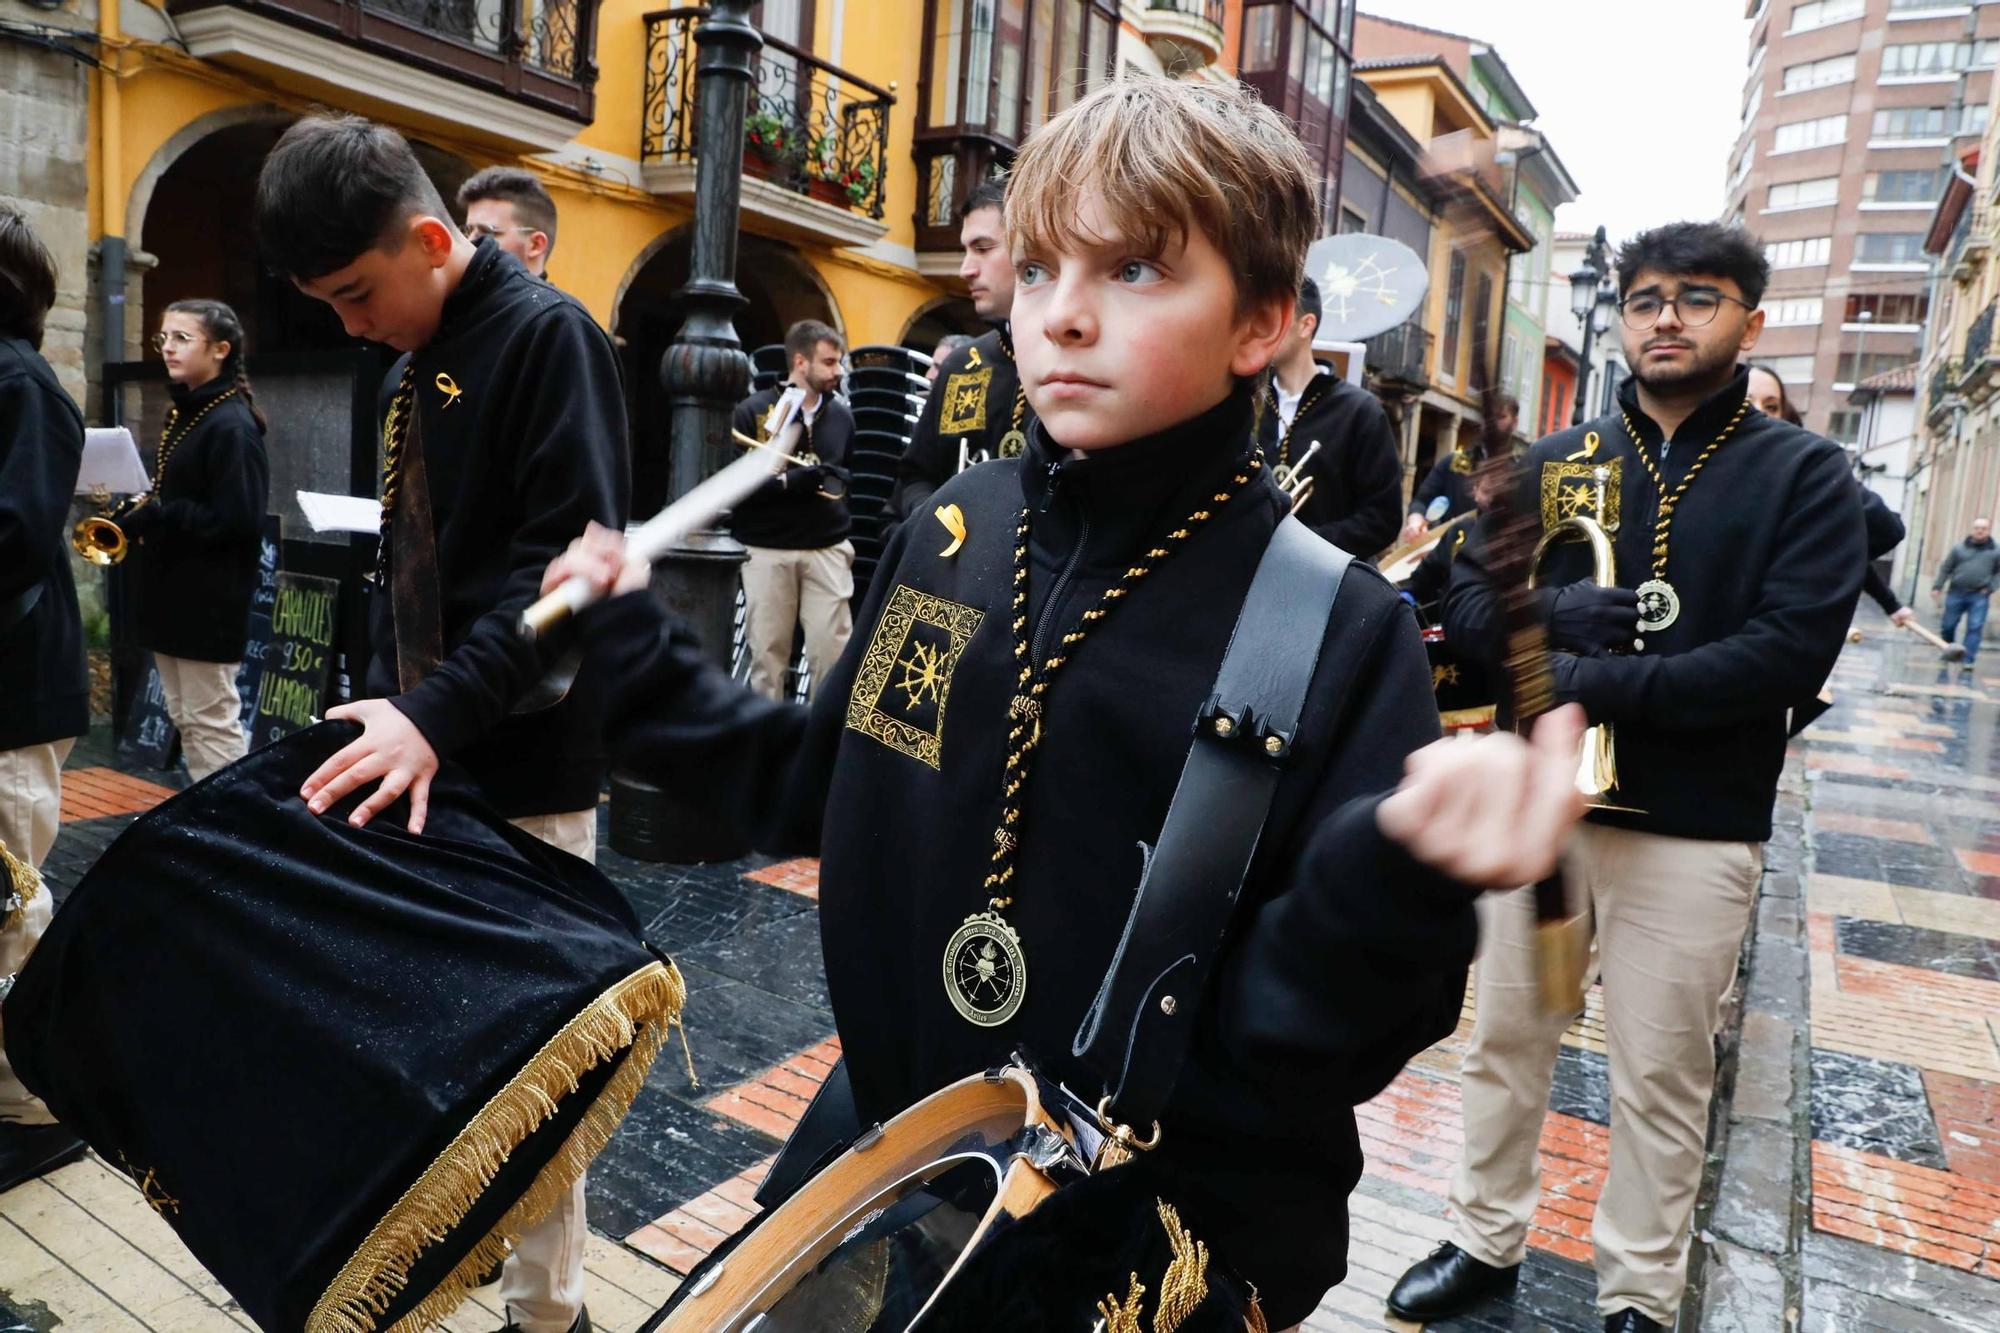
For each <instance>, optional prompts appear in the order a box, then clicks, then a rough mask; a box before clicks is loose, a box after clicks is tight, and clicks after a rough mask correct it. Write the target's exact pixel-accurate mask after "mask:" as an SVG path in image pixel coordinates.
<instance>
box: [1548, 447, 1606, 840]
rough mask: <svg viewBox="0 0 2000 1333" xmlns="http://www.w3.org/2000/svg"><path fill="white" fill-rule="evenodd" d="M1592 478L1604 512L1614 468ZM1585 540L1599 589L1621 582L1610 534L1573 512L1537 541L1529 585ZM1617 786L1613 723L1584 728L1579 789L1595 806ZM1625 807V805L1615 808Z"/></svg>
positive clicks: (1597, 472) (1596, 472) (1599, 507)
mask: <svg viewBox="0 0 2000 1333" xmlns="http://www.w3.org/2000/svg"><path fill="white" fill-rule="evenodd" d="M1591 477H1592V479H1593V480H1594V481H1595V483H1596V490H1597V496H1596V499H1597V512H1598V514H1599V515H1600V516H1601V515H1602V514H1603V513H1604V488H1605V485H1606V484H1607V483H1608V482H1609V480H1610V477H1611V469H1610V468H1608V467H1601V466H1600V467H1597V468H1594V469H1592V471H1591ZM1575 540H1582V541H1585V542H1588V543H1590V556H1591V581H1592V582H1593V583H1595V584H1596V585H1597V586H1598V587H1600V588H1610V587H1615V586H1617V583H1618V559H1617V556H1616V555H1615V554H1614V553H1613V551H1612V549H1611V537H1610V534H1608V533H1606V532H1605V530H1604V525H1603V523H1601V522H1599V521H1598V519H1595V518H1591V517H1589V516H1587V515H1584V514H1573V515H1571V516H1570V517H1568V518H1566V519H1564V520H1563V521H1562V522H1560V523H1558V524H1556V525H1555V526H1554V527H1552V528H1550V529H1549V530H1548V531H1547V532H1544V533H1543V534H1542V539H1541V540H1540V541H1538V542H1536V543H1535V553H1534V555H1533V556H1531V557H1530V558H1529V561H1528V586H1529V587H1530V588H1534V587H1537V586H1539V585H1540V582H1541V572H1542V557H1543V555H1545V554H1546V553H1547V552H1548V551H1549V549H1550V548H1551V547H1553V546H1555V545H1557V544H1559V543H1562V542H1568V541H1575ZM1617 786H1618V751H1617V746H1616V744H1615V742H1614V741H1613V739H1612V734H1611V724H1610V723H1608V722H1600V723H1597V724H1596V725H1594V726H1590V727H1586V728H1584V732H1583V753H1582V754H1581V755H1580V756H1579V758H1578V760H1577V766H1576V788H1577V790H1578V791H1580V792H1582V793H1583V794H1584V796H1585V797H1587V798H1588V799H1589V801H1590V803H1591V804H1592V805H1596V806H1603V807H1611V805H1612V803H1611V802H1610V801H1608V800H1606V799H1605V797H1606V794H1607V793H1609V792H1611V791H1612V790H1613V789H1615V788H1616V787H1617ZM1615 808H1622V807H1615Z"/></svg>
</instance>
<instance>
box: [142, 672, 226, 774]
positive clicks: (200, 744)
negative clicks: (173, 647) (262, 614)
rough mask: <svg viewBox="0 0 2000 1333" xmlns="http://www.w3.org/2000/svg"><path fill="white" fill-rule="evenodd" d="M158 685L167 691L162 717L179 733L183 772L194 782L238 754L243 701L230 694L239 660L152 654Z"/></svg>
mask: <svg viewBox="0 0 2000 1333" xmlns="http://www.w3.org/2000/svg"><path fill="white" fill-rule="evenodd" d="M153 661H154V662H155V663H157V664H158V665H159V668H160V685H161V688H162V689H164V690H165V691H166V695H167V716H168V717H170V718H172V719H173V720H174V725H175V726H176V727H178V728H179V729H180V733H181V753H182V754H183V755H185V756H186V757H187V766H188V776H189V777H191V778H193V779H194V780H195V781H196V782H200V781H201V780H202V779H203V778H205V777H207V776H208V775H209V774H210V773H213V772H215V770H216V769H218V768H226V767H227V766H229V765H230V764H233V763H235V762H236V761H237V760H238V759H241V758H242V757H243V755H244V753H245V752H246V750H247V749H248V746H247V745H246V743H245V740H244V736H243V700H242V699H240V698H238V697H237V694H236V672H237V669H238V668H240V667H241V666H242V665H243V664H242V663H241V662H197V661H194V660H193V659H191V658H186V657H169V656H167V655H166V654H165V653H154V654H153Z"/></svg>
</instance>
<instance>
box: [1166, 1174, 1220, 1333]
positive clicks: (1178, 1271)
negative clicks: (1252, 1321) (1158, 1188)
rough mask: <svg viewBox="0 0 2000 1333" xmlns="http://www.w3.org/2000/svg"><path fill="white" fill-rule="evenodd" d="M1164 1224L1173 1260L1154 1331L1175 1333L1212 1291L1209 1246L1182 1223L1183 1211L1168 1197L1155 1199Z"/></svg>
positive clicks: (1169, 1267)
mask: <svg viewBox="0 0 2000 1333" xmlns="http://www.w3.org/2000/svg"><path fill="white" fill-rule="evenodd" d="M1153 1202H1154V1203H1155V1204H1156V1205H1158V1207H1159V1212H1160V1225H1161V1226H1162V1227H1164V1228H1166V1232H1167V1244H1168V1245H1169V1246H1170V1247H1171V1248H1172V1249H1173V1252H1174V1259H1173V1262H1172V1263H1170V1264H1168V1265H1167V1271H1166V1273H1165V1274H1164V1275H1162V1277H1161V1278H1160V1305H1159V1308H1158V1309H1156V1310H1155V1311H1153V1333H1174V1330H1175V1329H1177V1328H1179V1327H1180V1326H1181V1325H1182V1324H1184V1323H1186V1322H1187V1319H1188V1316H1189V1315H1191V1314H1193V1313H1194V1312H1195V1310H1196V1308H1197V1307H1199V1306H1200V1305H1201V1303H1202V1300H1203V1299H1204V1298H1205V1297H1207V1295H1208V1246H1206V1245H1204V1244H1202V1243H1201V1242H1200V1241H1198V1240H1196V1239H1195V1238H1194V1234H1193V1233H1192V1232H1190V1231H1189V1230H1188V1229H1187V1228H1186V1227H1185V1226H1183V1225H1182V1224H1181V1215H1180V1214H1179V1213H1178V1212H1176V1211H1174V1206H1173V1205H1172V1204H1170V1203H1168V1202H1167V1201H1166V1200H1165V1199H1155V1200H1153Z"/></svg>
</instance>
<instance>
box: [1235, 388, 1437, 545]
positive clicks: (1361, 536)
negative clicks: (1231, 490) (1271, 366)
mask: <svg viewBox="0 0 2000 1333" xmlns="http://www.w3.org/2000/svg"><path fill="white" fill-rule="evenodd" d="M1257 438H1258V439H1259V440H1260V441H1261V442H1262V443H1263V445H1264V455H1265V457H1266V458H1267V459H1269V460H1270V461H1271V462H1272V463H1273V464H1283V465H1284V466H1286V467H1291V466H1293V465H1294V464H1296V463H1297V462H1298V460H1299V459H1300V458H1301V457H1302V456H1303V455H1304V454H1305V452H1306V451H1307V450H1308V449H1310V448H1312V442H1313V441H1314V440H1318V441H1319V452H1318V453H1316V454H1314V455H1313V456H1312V458H1311V459H1310V460H1309V461H1308V462H1307V463H1306V465H1305V469H1304V475H1305V476H1308V477H1311V478H1312V479H1313V488H1312V494H1311V495H1309V496H1307V497H1306V502H1305V504H1303V505H1301V506H1300V507H1299V519H1300V521H1301V522H1303V523H1305V524H1306V526H1308V527H1310V528H1311V529H1312V530H1313V531H1315V532H1317V533H1318V534H1319V535H1320V536H1322V537H1324V538H1326V539H1327V540H1328V541H1330V542H1332V543H1333V544H1334V545H1335V546H1338V547H1339V548H1340V549H1341V550H1343V551H1346V552H1347V553H1348V554H1350V555H1355V556H1359V557H1360V558H1361V559H1363V560H1369V559H1372V558H1373V557H1374V556H1375V555H1376V554H1378V553H1379V552H1380V551H1381V550H1382V549H1383V548H1384V547H1386V546H1388V545H1389V544H1390V543H1391V542H1393V541H1395V540H1396V529H1397V528H1398V526H1399V525H1400V524H1401V523H1402V518H1403V511H1402V506H1401V504H1400V503H1399V501H1400V500H1401V499H1402V494H1403V465H1402V463H1401V461H1400V460H1399V459H1398V458H1397V456H1396V433H1395V432H1394V431H1393V430H1391V429H1390V427H1389V414H1388V413H1387V412H1384V411H1383V410H1382V404H1381V402H1380V401H1379V400H1378V399H1377V398H1376V397H1375V395H1374V394H1372V393H1370V392H1368V391H1367V390H1366V389H1357V388H1355V387H1354V386H1353V385H1352V384H1349V383H1348V382H1347V381H1346V380H1344V379H1342V378H1341V377H1340V376H1338V375H1336V374H1334V373H1333V372H1332V371H1331V370H1328V369H1326V368H1324V367H1322V368H1321V369H1320V372H1319V374H1318V375H1316V376H1315V377H1314V378H1313V380H1312V382H1311V383H1309V384H1307V385H1306V388H1305V393H1304V395H1303V396H1302V397H1301V398H1300V399H1299V410H1298V415H1296V416H1294V417H1293V418H1292V425H1291V429H1290V430H1286V429H1284V427H1283V426H1282V425H1281V424H1280V423H1279V421H1278V399H1277V390H1276V387H1275V386H1273V388H1272V392H1271V395H1270V397H1269V398H1268V399H1267V400H1266V402H1265V404H1264V412H1263V415H1262V416H1261V417H1260V418H1259V419H1258V423H1257Z"/></svg>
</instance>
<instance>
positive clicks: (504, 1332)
mask: <svg viewBox="0 0 2000 1333" xmlns="http://www.w3.org/2000/svg"><path fill="white" fill-rule="evenodd" d="M520 1328H521V1326H520V1325H519V1324H517V1323H515V1322H514V1316H512V1315H508V1316H507V1322H506V1323H504V1324H502V1325H500V1327H499V1328H497V1329H495V1330H493V1333H520ZM569 1333H590V1307H589V1306H585V1307H584V1308H583V1309H581V1310H578V1311H577V1312H576V1322H575V1323H574V1324H571V1325H570V1326H569Z"/></svg>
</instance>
